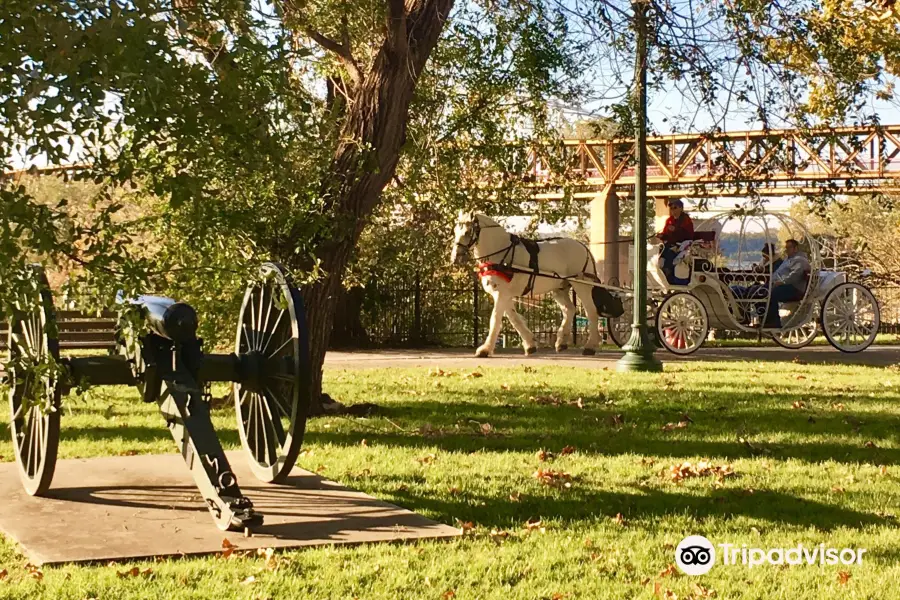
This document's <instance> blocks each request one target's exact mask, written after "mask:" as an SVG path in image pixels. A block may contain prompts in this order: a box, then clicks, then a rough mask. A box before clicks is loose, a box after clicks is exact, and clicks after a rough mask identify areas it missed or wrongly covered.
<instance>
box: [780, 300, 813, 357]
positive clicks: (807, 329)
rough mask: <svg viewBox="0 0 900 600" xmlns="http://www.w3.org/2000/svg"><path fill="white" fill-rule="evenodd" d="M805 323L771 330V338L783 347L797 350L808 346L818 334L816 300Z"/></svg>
mask: <svg viewBox="0 0 900 600" xmlns="http://www.w3.org/2000/svg"><path fill="white" fill-rule="evenodd" d="M810 310H811V313H810V315H809V318H808V319H807V321H806V322H805V323H802V324H800V325H798V326H796V327H791V328H789V329H781V330H779V331H774V332H772V334H771V335H772V339H773V340H775V343H776V344H778V345H779V346H781V347H783V348H789V349H791V350H799V349H800V348H805V347H806V346H809V345H810V344H811V343H812V342H813V340H814V339H816V336H817V335H818V334H819V304H818V302H816V303H815V304H814V305H813V307H812V308H811V309H810Z"/></svg>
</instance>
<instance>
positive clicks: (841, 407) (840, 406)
mask: <svg viewBox="0 0 900 600" xmlns="http://www.w3.org/2000/svg"><path fill="white" fill-rule="evenodd" d="M831 408H833V409H834V410H844V404H843V403H842V402H837V403H835V404H832V405H831Z"/></svg>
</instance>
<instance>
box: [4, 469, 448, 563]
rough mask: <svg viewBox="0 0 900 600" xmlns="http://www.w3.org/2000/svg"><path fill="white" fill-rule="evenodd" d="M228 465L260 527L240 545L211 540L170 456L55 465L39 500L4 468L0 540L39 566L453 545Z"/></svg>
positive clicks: (301, 485)
mask: <svg viewBox="0 0 900 600" xmlns="http://www.w3.org/2000/svg"><path fill="white" fill-rule="evenodd" d="M228 460H229V462H230V463H231V467H232V470H233V471H234V473H235V474H236V475H237V478H238V482H239V484H240V485H241V489H242V490H243V492H244V494H245V495H246V496H247V497H248V498H250V499H251V500H252V501H253V505H254V507H255V508H256V510H258V511H259V512H261V513H262V514H263V515H264V517H265V523H264V524H263V525H262V527H260V528H258V530H257V531H255V532H254V534H253V536H252V537H250V538H245V537H243V535H242V534H241V533H232V532H222V531H219V529H218V528H217V527H216V526H215V524H214V523H213V520H212V518H211V517H210V515H209V511H208V510H207V509H206V505H205V503H204V502H203V501H202V499H201V497H200V494H199V493H198V492H197V489H196V488H195V487H194V484H193V481H192V479H191V475H190V472H189V471H188V469H187V467H186V466H185V464H184V461H183V460H182V459H181V456H180V455H177V454H165V455H147V456H129V457H109V458H92V459H75V460H61V461H59V463H57V465H56V474H55V476H54V478H53V485H52V487H51V488H50V491H49V492H48V496H47V497H43V498H33V497H31V496H28V494H26V493H25V491H24V490H23V489H22V485H21V484H20V483H19V476H18V473H17V472H16V466H15V464H14V463H7V464H3V465H0V498H3V500H4V502H3V510H2V511H0V530H2V531H3V533H4V534H6V535H7V536H9V537H11V538H13V539H14V540H15V541H17V542H18V543H19V545H20V546H21V547H22V550H23V551H24V553H25V554H26V555H27V556H28V558H29V559H30V560H31V561H32V562H33V563H34V564H39V565H40V564H57V563H68V562H86V561H107V560H127V559H136V558H146V557H151V556H173V555H184V554H210V553H215V552H221V550H222V540H223V539H224V538H227V539H228V540H229V541H230V542H232V543H234V544H235V545H237V546H238V548H239V549H254V548H296V547H302V546H319V545H326V544H358V543H364V542H385V541H410V540H418V539H425V538H448V537H454V536H458V535H460V531H459V530H458V529H456V528H454V527H449V526H447V525H442V524H440V523H437V522H435V521H432V520H430V519H426V518H425V517H422V516H420V515H417V514H416V513H413V512H410V511H408V510H406V509H403V508H400V507H398V506H394V505H393V504H388V503H386V502H381V501H379V500H376V499H375V498H372V497H371V496H368V495H366V494H363V493H361V492H357V491H354V490H350V489H347V488H345V487H343V486H341V485H338V484H337V483H334V482H331V481H327V480H325V479H322V478H321V477H318V476H317V475H315V474H313V473H310V472H308V471H304V470H302V469H299V468H295V469H294V471H293V473H292V474H291V476H290V478H289V479H288V481H287V482H286V483H285V484H283V485H272V484H265V483H261V482H259V481H258V480H257V479H256V478H255V477H253V475H252V474H251V473H250V470H249V468H248V467H247V466H246V464H247V463H246V460H245V458H244V456H243V453H241V452H229V453H228Z"/></svg>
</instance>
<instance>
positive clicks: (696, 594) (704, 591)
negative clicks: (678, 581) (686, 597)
mask: <svg viewBox="0 0 900 600" xmlns="http://www.w3.org/2000/svg"><path fill="white" fill-rule="evenodd" d="M691 591H692V592H693V598H715V597H716V592H715V591H714V590H711V589H709V588H705V587H703V586H702V585H700V584H699V583H694V582H692V583H691Z"/></svg>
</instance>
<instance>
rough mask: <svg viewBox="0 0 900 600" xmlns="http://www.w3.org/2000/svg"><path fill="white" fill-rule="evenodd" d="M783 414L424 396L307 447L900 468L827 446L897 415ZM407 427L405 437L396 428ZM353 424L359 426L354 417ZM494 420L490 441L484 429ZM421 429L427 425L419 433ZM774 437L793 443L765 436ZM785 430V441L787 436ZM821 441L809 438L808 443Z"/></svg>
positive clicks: (886, 431)
mask: <svg viewBox="0 0 900 600" xmlns="http://www.w3.org/2000/svg"><path fill="white" fill-rule="evenodd" d="M784 403H785V408H784V409H779V408H772V407H766V408H755V407H752V406H742V407H738V408H728V407H727V406H725V407H723V409H722V410H719V409H717V408H710V407H706V408H703V409H697V410H690V411H688V412H689V418H690V421H687V423H686V425H684V427H680V428H677V429H676V428H672V429H671V430H669V431H664V430H663V428H664V427H665V426H666V425H667V424H669V423H671V424H677V423H679V422H680V421H681V420H682V419H683V418H684V415H685V412H684V411H683V410H681V409H683V408H686V407H685V406H681V407H677V409H673V408H672V407H659V406H653V405H648V404H646V403H638V404H633V405H629V406H628V407H618V406H604V405H599V404H598V405H594V406H592V407H588V408H587V409H585V410H580V409H578V408H573V407H571V406H567V405H562V406H546V405H539V404H533V403H531V404H505V405H503V404H497V403H491V404H486V403H478V402H474V401H472V402H465V401H464V402H439V401H429V400H421V401H415V402H409V403H406V402H402V403H397V404H392V405H390V406H388V407H383V408H382V409H381V411H380V414H381V415H382V416H385V417H387V418H389V419H390V420H391V421H392V425H391V427H393V428H388V427H387V424H384V428H383V429H381V430H380V431H379V430H378V428H377V427H375V426H376V425H381V424H380V423H378V420H377V418H376V419H373V420H367V421H365V422H359V424H360V429H359V430H358V431H356V432H342V431H333V430H323V431H316V430H315V428H311V429H312V431H310V432H309V433H308V434H307V437H306V439H307V441H308V442H317V443H323V444H326V443H330V444H334V445H338V446H355V445H357V444H359V442H360V439H361V438H362V437H365V438H366V440H367V441H368V443H369V444H370V445H371V444H384V445H388V446H399V447H411V448H418V447H434V446H437V447H439V448H442V449H444V450H446V451H449V452H470V451H474V450H482V449H485V450H495V451H510V450H512V451H528V452H533V451H536V450H539V449H542V448H546V449H550V450H558V449H561V448H563V447H564V446H574V447H575V448H576V449H578V450H579V451H581V452H588V453H596V454H602V455H617V454H625V453H637V454H648V455H656V456H669V457H691V456H704V457H714V456H715V457H723V458H727V459H735V458H746V457H754V456H769V457H772V458H777V459H797V460H802V461H806V462H811V463H815V462H822V461H829V460H833V461H838V462H848V463H857V462H868V463H873V464H883V465H894V464H900V449H896V448H881V447H878V446H879V444H876V443H873V444H871V445H870V446H868V447H867V446H866V444H865V443H864V442H863V441H860V442H859V444H858V445H854V444H852V443H841V442H837V441H836V442H827V441H821V440H822V439H823V438H824V439H827V437H828V436H835V437H839V436H840V437H843V436H849V437H857V438H860V437H862V438H863V439H867V440H878V441H880V440H884V439H887V440H891V439H893V437H894V435H895V434H894V432H896V431H898V430H900V417H898V416H897V415H896V414H893V413H876V412H869V413H861V414H859V416H856V415H854V413H851V412H828V413H821V412H820V413H813V414H815V417H813V418H810V417H811V416H812V414H811V413H809V412H804V411H799V410H792V409H791V408H790V406H791V404H790V400H789V399H786V400H785V401H784ZM397 421H399V422H403V423H408V424H410V425H407V429H406V430H405V431H398V430H397V429H396V427H394V425H393V423H395V422H397ZM350 422H351V423H355V422H354V421H352V420H350ZM484 423H490V425H491V428H490V432H489V434H488V435H483V431H482V429H481V425H483V424H484ZM420 428H421V429H420ZM775 434H778V435H779V436H780V437H781V438H788V439H797V440H798V441H796V442H793V441H791V442H787V441H779V442H777V443H771V442H769V441H768V440H769V439H771V437H772V436H773V435H775ZM785 434H787V435H785ZM808 437H815V439H814V440H809V441H804V438H808Z"/></svg>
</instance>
